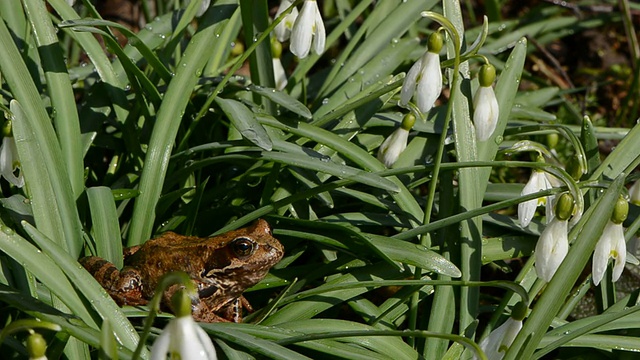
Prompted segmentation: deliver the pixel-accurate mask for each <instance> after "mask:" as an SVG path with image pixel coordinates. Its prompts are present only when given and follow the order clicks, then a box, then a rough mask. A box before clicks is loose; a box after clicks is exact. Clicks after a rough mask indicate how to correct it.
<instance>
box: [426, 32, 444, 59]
mask: <svg viewBox="0 0 640 360" xmlns="http://www.w3.org/2000/svg"><path fill="white" fill-rule="evenodd" d="M443 44H444V40H443V39H442V35H440V33H439V32H438V31H436V32H434V33H433V34H431V35H429V40H428V41H427V49H429V52H432V53H434V54H439V53H440V50H442V45H443Z"/></svg>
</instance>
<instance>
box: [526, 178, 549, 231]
mask: <svg viewBox="0 0 640 360" xmlns="http://www.w3.org/2000/svg"><path fill="white" fill-rule="evenodd" d="M551 188H552V186H551V182H550V181H549V178H548V177H547V173H545V172H544V171H540V170H537V169H534V170H533V171H532V172H531V177H530V178H529V181H528V182H527V184H526V185H525V186H524V189H522V193H521V194H520V195H523V196H524V195H529V194H533V193H537V192H539V191H543V190H548V189H551ZM550 202H551V201H550V199H549V197H541V198H537V199H532V200H527V201H525V202H521V203H520V204H518V220H519V221H520V225H521V226H522V227H526V226H528V225H529V223H531V219H533V215H534V214H535V213H536V209H537V208H538V206H540V205H545V204H546V205H547V208H552V204H550Z"/></svg>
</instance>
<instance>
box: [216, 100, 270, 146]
mask: <svg viewBox="0 0 640 360" xmlns="http://www.w3.org/2000/svg"><path fill="white" fill-rule="evenodd" d="M215 101H216V104H218V106H220V108H221V109H222V111H223V112H224V113H225V115H227V117H228V118H229V120H231V122H232V123H233V126H235V128H236V129H237V130H238V131H240V133H241V134H242V136H243V137H244V138H245V139H247V140H249V141H251V142H252V143H254V144H256V145H257V146H258V147H260V148H262V149H264V150H267V151H271V149H272V148H273V143H272V142H271V139H270V138H269V135H268V134H267V131H266V130H265V129H264V128H263V127H262V125H260V123H259V122H258V121H257V120H256V117H255V115H254V113H253V112H251V110H249V108H247V107H246V106H245V105H244V104H242V103H241V102H239V101H236V100H232V99H223V98H221V97H216V99H215Z"/></svg>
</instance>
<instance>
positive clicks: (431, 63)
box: [415, 52, 442, 113]
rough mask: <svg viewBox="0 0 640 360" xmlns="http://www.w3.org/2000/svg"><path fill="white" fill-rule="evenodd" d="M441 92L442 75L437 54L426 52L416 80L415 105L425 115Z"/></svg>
mask: <svg viewBox="0 0 640 360" xmlns="http://www.w3.org/2000/svg"><path fill="white" fill-rule="evenodd" d="M441 92H442V73H441V72H440V58H439V56H438V54H434V53H432V52H427V54H426V56H425V59H424V61H423V69H422V73H421V75H420V79H418V86H417V87H416V92H415V98H416V105H417V106H418V109H420V111H421V112H422V113H427V112H429V110H431V108H432V107H433V105H434V103H435V102H436V100H437V99H438V97H439V96H440V93H441Z"/></svg>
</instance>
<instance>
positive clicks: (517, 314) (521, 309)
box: [511, 301, 528, 321]
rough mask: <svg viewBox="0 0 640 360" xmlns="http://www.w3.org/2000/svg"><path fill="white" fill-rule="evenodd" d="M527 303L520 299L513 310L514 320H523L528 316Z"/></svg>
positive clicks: (512, 316)
mask: <svg viewBox="0 0 640 360" xmlns="http://www.w3.org/2000/svg"><path fill="white" fill-rule="evenodd" d="M527 310H528V308H527V305H525V304H524V303H523V302H522V301H518V302H517V303H516V304H515V306H514V307H513V310H511V318H512V319H514V320H519V321H522V320H523V319H524V318H525V316H527Z"/></svg>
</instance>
